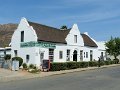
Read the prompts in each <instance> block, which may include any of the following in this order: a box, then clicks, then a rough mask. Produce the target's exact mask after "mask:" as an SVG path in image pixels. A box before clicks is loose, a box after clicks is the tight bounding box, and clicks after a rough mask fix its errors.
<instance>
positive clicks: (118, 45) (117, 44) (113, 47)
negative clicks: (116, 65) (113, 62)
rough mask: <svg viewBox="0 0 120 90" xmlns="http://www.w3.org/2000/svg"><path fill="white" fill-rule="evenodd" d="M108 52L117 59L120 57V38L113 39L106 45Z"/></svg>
mask: <svg viewBox="0 0 120 90" xmlns="http://www.w3.org/2000/svg"><path fill="white" fill-rule="evenodd" d="M105 45H106V47H107V48H106V52H107V53H108V54H109V55H113V56H114V58H115V59H117V56H119V55H120V38H112V37H111V39H110V40H109V41H108V42H106V43H105Z"/></svg>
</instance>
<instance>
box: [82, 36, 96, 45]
mask: <svg viewBox="0 0 120 90" xmlns="http://www.w3.org/2000/svg"><path fill="white" fill-rule="evenodd" d="M81 35H82V37H83V40H84V46H89V47H98V46H97V44H96V43H95V42H94V41H93V40H92V39H91V38H90V37H89V36H88V35H86V34H81Z"/></svg>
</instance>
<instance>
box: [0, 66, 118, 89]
mask: <svg viewBox="0 0 120 90" xmlns="http://www.w3.org/2000/svg"><path fill="white" fill-rule="evenodd" d="M0 90H120V66H117V67H109V68H103V69H96V70H90V71H82V72H74V73H68V74H62V75H55V76H49V77H44V78H35V79H29V80H19V81H11V82H4V83H3V82H1V83H0Z"/></svg>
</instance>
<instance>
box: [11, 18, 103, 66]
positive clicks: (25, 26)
mask: <svg viewBox="0 0 120 90" xmlns="http://www.w3.org/2000/svg"><path fill="white" fill-rule="evenodd" d="M11 50H12V51H11V54H12V57H15V56H19V57H22V58H23V60H24V62H25V63H27V64H31V63H32V64H36V65H37V66H40V64H41V63H42V60H43V59H49V60H51V62H66V61H78V62H79V61H90V60H91V61H93V60H98V57H100V56H102V57H105V46H104V42H97V41H95V40H94V39H92V38H91V37H90V36H89V35H88V33H84V34H81V33H80V30H79V28H78V26H77V24H74V25H73V27H72V28H71V29H69V30H60V29H57V28H53V27H50V26H46V25H42V24H38V23H34V22H29V21H27V20H26V18H22V19H21V21H20V23H19V25H18V27H17V29H16V30H15V32H14V34H13V36H12V39H11Z"/></svg>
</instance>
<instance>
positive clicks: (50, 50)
mask: <svg viewBox="0 0 120 90" xmlns="http://www.w3.org/2000/svg"><path fill="white" fill-rule="evenodd" d="M53 59H54V49H49V60H50V61H51V62H53Z"/></svg>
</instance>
